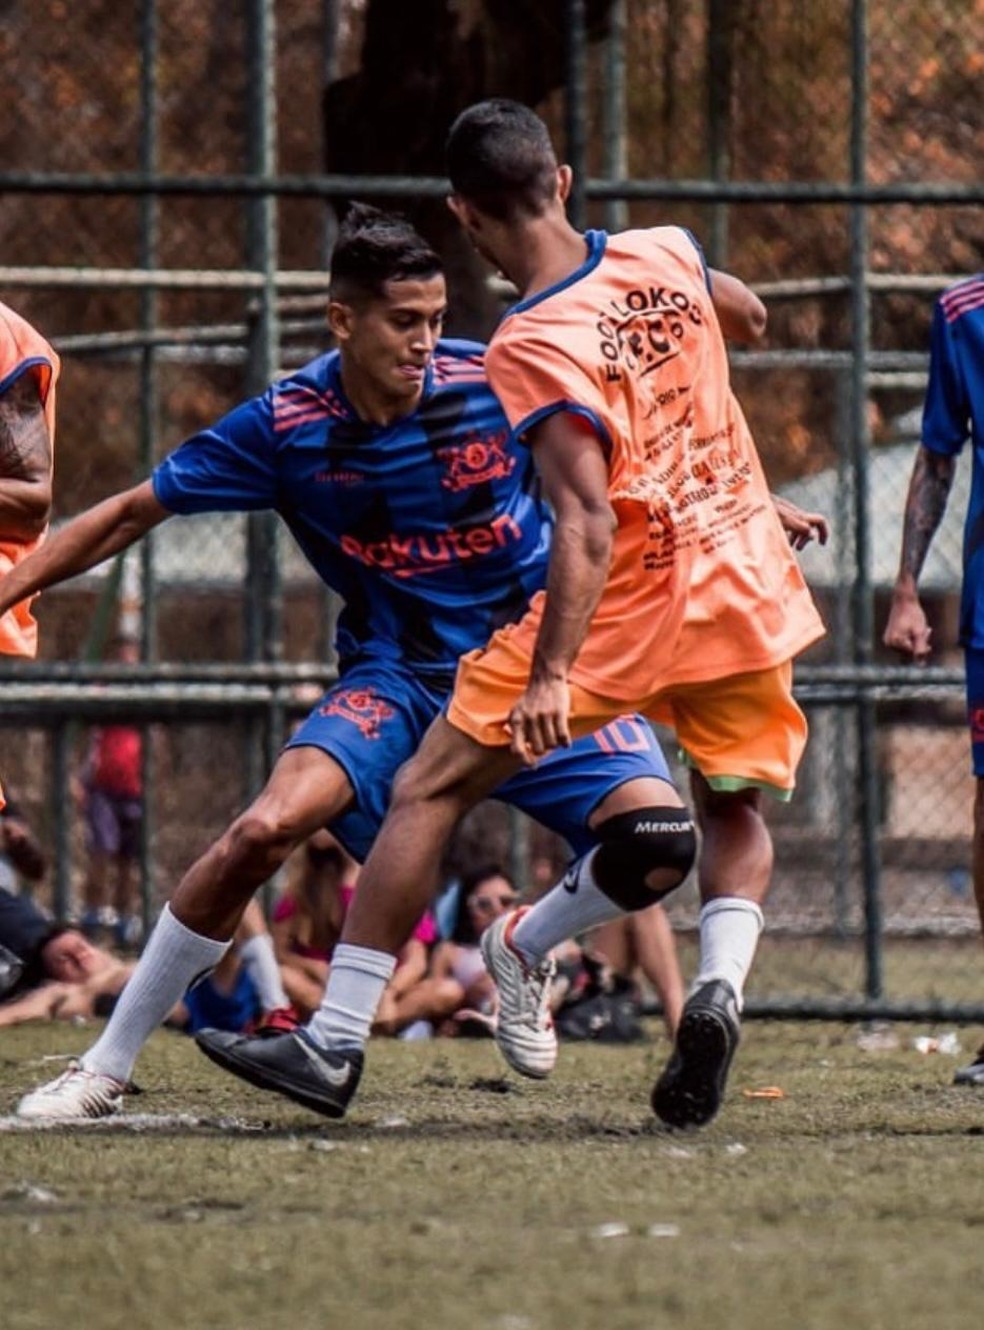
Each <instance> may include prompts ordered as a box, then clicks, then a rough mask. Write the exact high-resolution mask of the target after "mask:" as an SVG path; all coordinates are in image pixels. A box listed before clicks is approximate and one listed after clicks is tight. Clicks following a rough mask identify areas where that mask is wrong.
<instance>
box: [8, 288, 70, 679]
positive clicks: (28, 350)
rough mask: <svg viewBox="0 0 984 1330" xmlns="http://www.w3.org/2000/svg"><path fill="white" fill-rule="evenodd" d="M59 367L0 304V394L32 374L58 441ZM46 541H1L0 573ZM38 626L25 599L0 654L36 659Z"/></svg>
mask: <svg viewBox="0 0 984 1330" xmlns="http://www.w3.org/2000/svg"><path fill="white" fill-rule="evenodd" d="M59 368H60V365H59V361H58V357H57V356H56V355H55V353H54V351H52V349H51V347H50V346H49V345H48V343H47V342H46V341H45V340H44V338H43V337H42V336H41V335H40V333H36V332H35V331H34V329H33V328H32V327H31V325H30V324H29V323H27V322H26V321H25V320H24V319H22V318H21V317H20V315H19V314H15V313H14V311H13V310H12V309H9V308H8V307H7V306H6V305H4V304H0V393H3V392H5V391H6V390H7V388H9V387H10V385H11V384H12V383H13V382H14V381H15V380H17V379H19V378H20V377H21V375H22V374H28V373H33V374H34V375H35V376H36V378H37V382H38V388H39V391H40V395H41V401H42V403H43V404H44V415H45V420H46V421H47V424H48V437H49V439H50V440H51V442H52V445H54V441H55V382H56V380H57V378H58V371H59ZM43 539H44V536H43V534H42V535H41V536H38V537H37V538H36V539H35V540H31V541H24V542H20V541H13V540H0V574H2V573H6V572H9V571H10V569H11V568H12V567H13V566H14V564H16V563H19V562H20V561H21V559H23V558H25V557H26V556H27V555H28V554H30V552H31V551H32V550H33V549H36V548H37V547H38V545H40V543H41V541H42V540H43ZM37 645H38V626H37V624H36V623H35V621H34V616H33V614H32V613H31V601H30V600H23V601H21V602H20V603H19V604H18V605H15V606H14V607H13V609H11V610H8V612H7V613H6V614H5V615H3V617H2V618H0V654H3V655H7V656H33V655H34V654H35V653H36V651H37Z"/></svg>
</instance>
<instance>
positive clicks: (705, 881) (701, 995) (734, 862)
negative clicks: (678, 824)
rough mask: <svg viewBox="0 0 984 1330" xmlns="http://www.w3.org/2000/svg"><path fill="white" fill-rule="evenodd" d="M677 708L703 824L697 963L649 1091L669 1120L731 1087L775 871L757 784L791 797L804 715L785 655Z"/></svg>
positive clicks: (693, 694)
mask: <svg viewBox="0 0 984 1330" xmlns="http://www.w3.org/2000/svg"><path fill="white" fill-rule="evenodd" d="M672 707H673V726H674V729H675V730H676V733H677V738H678V739H679V741H680V744H681V746H682V748H683V749H684V751H685V752H686V754H687V756H688V758H689V760H690V762H691V764H692V766H693V768H694V772H693V780H692V788H693V794H694V806H695V810H696V813H697V819H698V823H699V826H700V829H701V833H702V841H701V851H700V860H699V865H698V882H699V886H700V895H701V912H700V962H699V967H698V971H697V975H696V977H695V979H694V981H693V984H692V985H691V989H690V994H689V996H688V998H687V1001H686V1003H685V1005H684V1010H683V1016H682V1018H681V1021H680V1027H679V1029H678V1031H677V1039H676V1047H675V1049H674V1053H673V1056H672V1057H671V1059H670V1062H669V1064H668V1065H667V1067H666V1069H665V1070H664V1072H663V1074H662V1076H661V1077H660V1078H659V1080H658V1081H657V1083H656V1086H655V1088H654V1090H653V1101H652V1102H653V1109H654V1111H655V1113H656V1115H657V1116H658V1117H659V1118H660V1119H661V1120H662V1121H664V1122H666V1123H667V1124H668V1125H670V1126H676V1127H687V1126H702V1125H704V1124H705V1123H706V1122H709V1121H710V1120H711V1119H712V1118H713V1117H714V1115H715V1114H716V1113H717V1111H718V1109H719V1107H720V1105H721V1100H722V1098H723V1096H724V1089H725V1084H726V1081H727V1075H728V1071H729V1069H730V1066H731V1061H732V1059H733V1057H734V1054H735V1051H736V1049H737V1046H738V1042H739V1039H740V1033H741V1031H740V1019H739V1018H740V1013H741V1007H742V1003H743V998H744V986H745V980H746V978H747V976H748V973H749V971H750V969H751V966H752V962H753V960H754V957H755V952H756V949H757V947H758V940H759V935H760V933H761V931H762V924H763V917H762V908H761V907H762V903H763V902H764V900H765V897H766V895H767V893H768V890H769V886H770V883H771V877H772V858H773V855H772V838H771V836H770V834H769V830H768V827H767V825H766V822H765V817H764V814H763V811H762V793H763V791H767V792H770V793H771V794H773V795H774V796H775V797H777V798H779V799H788V798H789V797H790V796H791V794H792V790H793V785H794V781H795V773H796V768H797V766H798V763H799V759H800V757H801V756H802V752H803V748H804V746H805V743H806V719H805V717H804V716H803V713H802V712H801V711H800V709H799V707H798V706H797V705H796V702H795V701H794V700H793V696H792V667H791V665H790V664H789V663H787V664H786V665H783V666H779V667H777V668H776V669H774V670H764V671H759V672H756V673H751V674H745V675H740V676H734V677H732V678H730V679H726V680H721V681H716V682H715V683H713V684H706V685H693V686H691V687H689V688H683V689H674V690H673V695H672Z"/></svg>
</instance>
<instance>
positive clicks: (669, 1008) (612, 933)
mask: <svg viewBox="0 0 984 1330" xmlns="http://www.w3.org/2000/svg"><path fill="white" fill-rule="evenodd" d="M588 944H589V946H590V949H591V952H592V954H593V955H595V956H597V957H599V958H600V959H601V960H603V961H605V962H606V963H607V965H608V966H609V967H610V968H611V970H612V972H613V973H614V974H615V975H616V976H617V977H618V978H620V979H624V980H627V981H629V982H630V983H631V984H632V985H633V987H634V988H635V989H636V991H637V993H638V992H639V991H640V979H644V980H645V981H646V982H647V983H648V984H649V985H650V987H651V988H652V989H653V991H654V993H655V994H656V997H657V998H658V999H659V1004H660V1007H661V1008H662V1012H663V1024H664V1026H665V1027H666V1033H667V1035H668V1036H669V1038H670V1039H671V1040H673V1039H674V1038H675V1037H676V1028H677V1025H678V1024H679V1022H680V1014H681V1012H682V1011H683V1001H684V987H683V975H682V974H681V973H680V962H679V960H678V958H677V950H676V941H675V939H674V937H673V929H672V928H671V927H670V921H669V918H668V917H667V914H666V911H665V910H664V909H663V907H662V905H650V906H649V908H648V909H646V910H637V911H636V912H634V913H633V914H627V915H623V917H622V918H621V919H612V920H611V922H610V923H607V924H602V925H601V926H600V927H599V928H596V929H594V930H593V931H592V933H591V934H590V937H589V939H588Z"/></svg>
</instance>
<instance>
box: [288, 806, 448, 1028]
mask: <svg viewBox="0 0 984 1330" xmlns="http://www.w3.org/2000/svg"><path fill="white" fill-rule="evenodd" d="M358 875H359V866H358V864H357V863H356V861H355V860H354V859H353V858H352V857H351V855H349V854H348V853H347V852H346V851H345V850H344V849H343V848H342V846H341V845H339V843H338V841H336V840H335V838H334V837H333V836H332V835H331V833H330V832H328V831H319V832H316V833H315V834H314V835H313V836H311V837H310V838H309V839H308V840H307V841H306V842H305V844H304V845H303V846H302V847H301V848H300V850H299V851H298V852H297V854H296V855H295V856H294V857H293V862H292V864H291V866H290V869H289V870H288V878H287V885H286V887H285V889H284V892H283V894H282V895H281V897H280V899H279V900H278V901H277V903H276V905H275V906H274V909H273V916H272V920H271V925H270V931H271V933H272V935H273V940H274V948H275V951H276V955H277V960H278V962H279V963H280V967H281V973H282V975H283V979H284V987H285V989H286V991H287V995H288V997H289V998H290V1001H291V1003H292V1004H293V1005H294V1007H296V1009H297V1010H298V1012H299V1013H300V1014H301V1016H302V1017H305V1018H306V1017H307V1016H308V1015H310V1014H311V1013H312V1012H313V1011H316V1010H317V1008H318V1006H319V1004H320V1002H321V997H322V994H323V992H324V986H325V982H326V980H327V978H328V970H329V967H330V964H331V956H332V952H333V951H334V949H335V944H336V943H337V941H338V939H339V937H340V936H341V931H342V922H343V920H344V919H345V912H346V910H347V909H348V907H349V903H350V902H351V900H352V897H353V895H354V894H355V891H356V887H357V883H358ZM436 940H437V930H436V928H435V926H434V921H433V919H432V918H431V916H430V914H426V915H424V917H423V919H421V921H420V923H419V924H418V925H417V927H416V929H415V930H414V933H413V936H412V937H411V939H410V941H409V942H408V943H407V945H406V946H405V947H404V948H403V950H402V951H401V952H400V955H399V958H398V960H397V967H396V971H395V972H394V974H393V978H392V979H391V980H390V983H389V985H388V986H387V989H386V991H385V993H384V994H383V998H382V1001H381V1002H380V1005H379V1009H378V1011H377V1013H376V1021H375V1024H374V1025H373V1031H374V1033H376V1034H399V1033H400V1032H401V1031H403V1030H404V1029H406V1028H407V1027H408V1026H409V1025H412V1024H413V1023H414V1022H415V1021H417V1020H419V1019H422V1018H423V1019H426V1015H425V1014H424V1013H425V1010H426V1007H425V1006H422V1004H421V1002H420V1001H418V998H419V997H420V996H421V995H420V994H417V993H416V989H417V988H418V987H419V986H420V984H421V983H423V982H425V981H426V976H427V968H428V961H429V957H430V949H431V947H432V945H433V943H434V942H435V941H436Z"/></svg>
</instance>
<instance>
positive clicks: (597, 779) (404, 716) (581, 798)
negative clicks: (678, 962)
mask: <svg viewBox="0 0 984 1330" xmlns="http://www.w3.org/2000/svg"><path fill="white" fill-rule="evenodd" d="M446 701H447V692H446V690H444V689H440V690H436V689H433V688H430V687H428V686H427V684H425V683H423V682H422V681H421V680H420V679H419V678H416V677H415V676H414V675H413V674H411V673H410V672H409V671H408V670H406V669H404V668H401V667H400V666H399V665H396V664H390V663H388V662H382V663H381V662H378V661H372V662H364V663H359V664H356V665H354V666H353V667H352V668H350V669H349V670H347V671H346V672H345V674H344V675H343V677H342V678H341V679H340V680H339V681H338V683H336V684H335V685H334V686H333V687H332V688H329V690H328V692H327V693H325V695H324V697H323V698H322V699H321V701H320V702H319V703H318V705H317V706H316V707H315V708H314V710H313V711H312V712H311V714H310V715H309V716H308V718H307V720H305V721H304V722H303V724H302V725H301V726H299V728H298V729H297V730H296V731H295V733H294V734H293V736H292V737H291V739H290V741H289V743H288V744H287V747H288V748H301V747H305V746H313V747H315V748H320V749H321V750H322V751H323V752H325V753H327V754H328V756H329V757H331V758H332V759H333V760H334V761H336V762H337V763H338V764H339V765H340V766H341V767H342V768H343V770H344V771H345V774H346V775H347V776H348V778H349V781H350V783H351V785H352V789H353V790H354V791H355V803H354V805H353V807H352V808H350V809H349V811H348V812H347V813H344V814H343V815H342V816H341V817H340V818H338V819H336V821H334V822H332V823H331V826H330V829H331V831H332V833H333V834H334V835H335V836H337V838H338V839H339V840H340V841H341V843H342V844H343V845H344V846H345V848H346V849H347V850H348V852H349V853H350V854H351V855H352V856H353V857H354V858H356V859H357V860H358V861H359V862H360V863H364V862H365V860H366V858H367V857H368V855H369V850H370V849H371V848H372V843H373V841H374V840H375V839H376V836H377V834H378V832H379V828H380V826H381V825H382V822H383V818H384V816H385V814H386V807H387V805H388V803H389V797H390V789H391V787H392V784H393V778H394V776H395V775H396V772H397V769H398V768H399V767H400V766H402V764H403V763H404V762H406V761H407V759H408V758H410V757H412V756H413V754H414V753H415V752H416V751H417V748H418V747H419V746H420V741H421V740H422V739H423V737H424V733H425V732H426V730H427V728H428V726H429V725H430V723H431V721H432V720H433V719H434V717H435V716H437V715H438V714H439V713H440V712H441V711H443V709H444V705H445V702H446ZM643 776H649V777H656V778H657V779H659V780H665V781H669V780H670V779H671V777H670V772H669V768H668V767H667V765H666V759H665V757H664V756H663V750H662V749H661V748H660V746H659V742H658V740H657V739H656V736H655V735H654V734H653V732H652V730H651V729H650V727H649V725H648V723H647V722H646V721H645V720H644V719H643V718H642V717H641V716H623V717H619V718H618V719H617V720H614V721H612V722H611V723H610V724H608V725H606V726H605V727H604V728H603V729H601V730H598V731H597V732H596V733H595V734H589V735H587V736H586V737H585V738H583V739H578V740H577V741H576V742H575V743H573V744H572V745H571V747H570V748H561V749H558V750H557V751H556V752H554V753H551V754H550V755H549V756H548V757H545V758H544V759H543V760H542V761H541V762H538V763H537V765H536V766H535V767H533V768H530V769H529V770H526V769H524V770H523V771H520V772H517V773H516V775H515V776H511V777H510V778H509V780H507V781H506V782H505V783H504V784H503V785H501V786H500V787H499V788H498V789H497V790H496V791H495V793H494V794H493V796H492V797H493V798H495V799H499V800H501V801H502V802H503V803H507V804H511V805H512V806H513V807H514V808H518V809H521V810H522V812H524V813H528V814H529V816H530V817H533V818H535V819H536V820H537V822H539V823H541V824H542V825H543V826H545V827H547V828H548V829H549V830H550V831H555V832H557V834H558V835H560V836H563V838H564V839H565V840H566V841H567V842H568V843H569V845H570V846H571V849H572V850H573V851H574V853H575V854H578V855H580V854H584V853H585V852H586V851H587V850H589V849H590V848H591V846H592V845H594V844H596V838H595V837H594V836H593V835H592V833H591V831H590V830H589V828H588V818H589V817H590V816H591V814H592V813H593V812H594V810H595V808H597V806H598V804H600V803H601V802H602V800H603V799H605V798H606V796H607V795H609V794H611V792H612V790H615V789H617V788H618V786H620V785H624V784H625V783H626V781H630V780H637V779H639V778H640V777H643Z"/></svg>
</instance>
